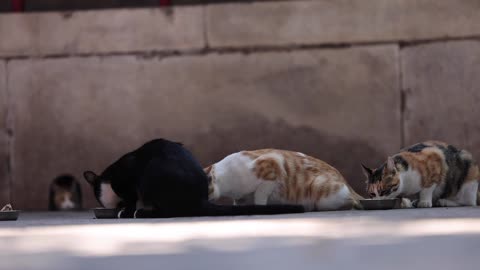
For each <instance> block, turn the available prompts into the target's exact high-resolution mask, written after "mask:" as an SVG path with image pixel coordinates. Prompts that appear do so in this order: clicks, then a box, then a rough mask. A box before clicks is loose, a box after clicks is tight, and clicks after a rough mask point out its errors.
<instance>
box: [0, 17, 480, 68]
mask: <svg viewBox="0 0 480 270" xmlns="http://www.w3.org/2000/svg"><path fill="white" fill-rule="evenodd" d="M206 12H207V11H206V9H205V13H204V16H206ZM204 24H205V27H204V29H205V31H204V40H205V44H204V47H203V48H191V49H184V50H174V49H170V50H168V49H167V50H149V51H147V50H132V51H123V52H118V51H117V52H115V51H112V52H93V53H63V52H62V53H46V54H43V55H3V56H2V55H0V60H6V61H9V60H23V59H58V58H70V57H75V58H88V57H105V58H107V57H116V56H138V57H142V58H146V59H149V58H166V57H182V56H192V55H208V54H228V53H245V54H250V53H269V52H291V51H297V50H315V49H342V48H352V47H365V46H376V45H395V44H396V45H398V46H399V47H400V49H402V48H404V47H413V46H419V45H424V44H430V43H438V42H451V41H465V40H478V41H480V36H478V35H475V36H467V37H459V38H454V37H444V38H432V39H421V40H411V41H405V40H378V41H358V42H326V43H321V44H287V45H252V46H225V47H222V46H213V47H212V46H211V44H210V41H209V38H208V33H207V32H208V31H207V29H206V18H204Z"/></svg>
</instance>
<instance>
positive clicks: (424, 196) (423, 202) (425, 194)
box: [417, 184, 437, 208]
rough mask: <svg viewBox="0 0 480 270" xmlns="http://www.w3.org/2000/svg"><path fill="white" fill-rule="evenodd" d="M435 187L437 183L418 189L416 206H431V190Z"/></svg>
mask: <svg viewBox="0 0 480 270" xmlns="http://www.w3.org/2000/svg"><path fill="white" fill-rule="evenodd" d="M436 187H437V184H433V185H432V186H431V187H428V188H423V189H422V190H421V191H420V198H419V200H418V203H417V208H431V207H432V199H433V191H434V190H435V188H436Z"/></svg>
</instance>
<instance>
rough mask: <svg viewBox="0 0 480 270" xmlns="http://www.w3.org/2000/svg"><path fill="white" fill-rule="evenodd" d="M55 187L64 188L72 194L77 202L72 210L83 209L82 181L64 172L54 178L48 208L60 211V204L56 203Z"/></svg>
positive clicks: (73, 199)
mask: <svg viewBox="0 0 480 270" xmlns="http://www.w3.org/2000/svg"><path fill="white" fill-rule="evenodd" d="M55 189H63V190H66V191H68V192H70V193H71V194H72V198H71V200H72V201H73V202H74V203H75V208H74V209H72V210H81V209H82V208H83V206H82V188H81V187H80V183H78V181H77V180H76V179H75V177H73V176H72V175H70V174H64V175H60V176H58V177H56V178H55V179H53V181H52V183H51V184H50V188H49V196H48V197H49V198H48V210H50V211H59V210H62V209H60V207H59V206H57V205H56V204H55Z"/></svg>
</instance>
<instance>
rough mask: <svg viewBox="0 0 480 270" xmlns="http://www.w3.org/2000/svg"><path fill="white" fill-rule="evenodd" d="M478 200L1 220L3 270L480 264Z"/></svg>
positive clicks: (450, 266)
mask: <svg viewBox="0 0 480 270" xmlns="http://www.w3.org/2000/svg"><path fill="white" fill-rule="evenodd" d="M479 262H480V207H477V208H473V207H472V208H470V207H463V208H432V209H399V210H385V211H334V212H315V213H306V214H295V215H276V216H242V217H202V218H173V219H150V220H147V219H130V220H127V219H122V220H120V219H115V220H105V219H103V220H100V219H94V217H93V213H92V212H89V211H88V212H65V213H60V212H22V213H21V215H20V218H19V219H18V220H17V221H0V269H1V270H16V269H19V270H20V269H21V270H25V269H48V270H55V269H85V270H87V269H88V270H92V269H115V270H122V269H130V270H131V269H134V270H135V269H162V270H167V269H168V270H170V269H172V270H177V269H178V270H181V269H209V270H212V269H222V270H223V269H225V270H236V269H239V270H240V269H241V270H245V269H262V270H266V269H275V270H283V269H289V270H290V269H368V270H372V269H388V270H390V269H394V270H395V269H403V270H404V269H435V270H441V269H449V270H451V269H455V270H458V269H462V270H463V269H479Z"/></svg>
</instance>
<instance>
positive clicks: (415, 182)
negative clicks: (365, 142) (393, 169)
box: [389, 168, 422, 198]
mask: <svg viewBox="0 0 480 270" xmlns="http://www.w3.org/2000/svg"><path fill="white" fill-rule="evenodd" d="M399 177H400V185H399V187H398V190H397V191H396V192H393V193H392V194H391V195H393V196H389V197H392V198H394V197H397V196H399V195H403V196H410V195H414V194H416V193H418V192H420V191H421V190H422V176H421V175H420V173H418V171H416V170H413V169H412V168H409V169H408V170H407V171H404V172H400V174H399Z"/></svg>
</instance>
